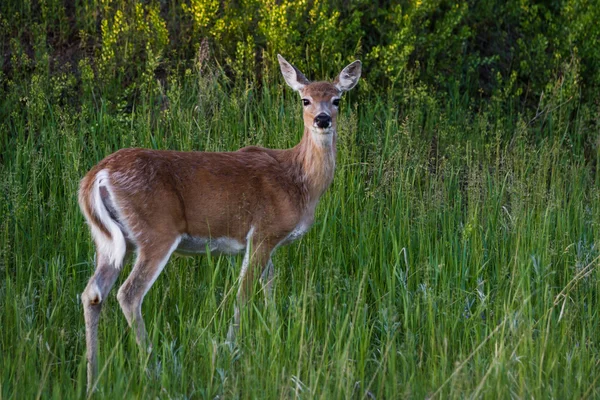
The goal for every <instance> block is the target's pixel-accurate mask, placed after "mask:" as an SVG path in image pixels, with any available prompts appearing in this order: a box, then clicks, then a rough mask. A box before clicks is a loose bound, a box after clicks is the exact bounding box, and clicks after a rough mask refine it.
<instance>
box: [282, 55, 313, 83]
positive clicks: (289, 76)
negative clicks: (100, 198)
mask: <svg viewBox="0 0 600 400" xmlns="http://www.w3.org/2000/svg"><path fill="white" fill-rule="evenodd" d="M277 59H278V60H279V68H281V73H282V75H283V78H284V79H285V81H286V82H287V84H288V85H290V87H291V88H292V89H294V90H296V91H298V90H301V89H303V88H304V87H305V86H306V85H308V84H309V83H310V82H309V81H308V79H306V77H305V76H304V74H303V73H302V72H300V70H298V68H296V67H294V66H293V65H292V64H290V63H289V62H287V61H286V60H285V58H283V57H281V54H277Z"/></svg>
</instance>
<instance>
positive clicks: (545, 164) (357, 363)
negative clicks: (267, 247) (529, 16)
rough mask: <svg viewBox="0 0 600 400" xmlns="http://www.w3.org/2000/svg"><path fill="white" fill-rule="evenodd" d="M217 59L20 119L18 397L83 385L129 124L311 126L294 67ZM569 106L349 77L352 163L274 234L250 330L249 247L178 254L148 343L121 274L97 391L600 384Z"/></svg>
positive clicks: (11, 197) (595, 302)
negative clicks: (244, 285) (107, 160)
mask: <svg viewBox="0 0 600 400" xmlns="http://www.w3.org/2000/svg"><path fill="white" fill-rule="evenodd" d="M220 81H221V80H220V78H219V76H212V77H211V76H208V77H206V76H205V77H201V78H200V79H196V77H193V76H188V77H187V78H184V79H181V80H179V81H177V80H174V81H173V82H171V84H170V89H169V90H168V92H167V93H165V96H164V98H168V103H165V100H164V98H163V99H162V100H161V99H159V98H156V97H152V96H148V95H141V96H139V97H138V100H137V101H136V102H135V103H134V105H133V107H132V109H131V110H127V111H126V112H123V111H118V110H115V108H114V107H111V106H110V105H107V104H105V103H104V102H103V101H102V99H99V98H97V97H95V96H94V95H93V93H87V94H85V95H84V97H83V98H82V99H81V104H82V106H81V108H79V109H76V110H75V109H73V108H71V107H62V106H59V105H57V103H54V102H51V101H44V96H43V95H40V98H39V99H37V100H36V98H32V99H29V100H28V101H31V104H28V106H27V107H26V108H25V110H24V111H23V112H21V113H14V114H13V115H11V116H10V118H7V119H6V121H5V122H4V129H5V133H4V135H6V136H4V138H2V139H1V140H0V145H1V146H2V147H1V150H2V153H1V157H2V158H1V164H0V186H1V188H2V190H1V195H0V196H1V197H0V199H1V200H0V252H1V253H0V255H1V258H0V326H1V327H2V328H1V329H0V354H1V357H0V398H2V399H13V398H15V399H16V398H36V397H42V398H61V399H62V398H76V397H85V357H84V351H85V338H84V323H83V313H82V307H81V304H80V299H79V294H80V293H81V291H82V290H83V288H84V287H85V284H86V282H87V280H88V279H89V277H90V276H91V274H92V270H93V246H92V243H91V240H90V235H89V232H88V228H87V227H86V226H85V224H84V220H83V218H82V216H81V214H80V212H79V210H78V208H77V202H76V191H77V185H78V181H79V179H80V178H81V177H82V176H83V175H84V174H85V172H86V171H87V170H88V169H89V168H90V167H91V166H93V165H94V164H95V163H97V162H98V161H99V160H101V159H102V158H103V157H104V156H106V155H107V154H109V153H110V152H112V151H115V150H117V149H119V148H122V147H129V146H141V147H149V148H161V149H163V148H164V149H180V150H209V151H215V150H234V149H237V148H239V147H241V146H245V145H249V144H257V145H263V146H267V147H279V148H286V147H290V146H293V145H294V144H295V143H297V142H298V141H299V139H300V135H301V133H302V120H301V106H300V103H299V100H298V99H297V98H296V97H295V96H294V95H292V94H291V93H290V92H289V91H285V90H284V89H283V86H280V87H277V88H272V87H271V88H269V87H266V86H265V87H263V88H256V87H253V86H251V87H246V88H244V89H240V88H238V89H231V90H230V89H224V88H223V87H221V86H220V83H219V82H220ZM560 112H561V110H560V109H556V110H553V111H552V112H550V111H549V112H547V113H546V114H545V115H544V116H543V118H539V119H537V120H535V121H528V120H525V119H524V118H518V117H517V118H508V117H507V116H506V115H504V114H502V112H501V111H495V109H493V108H492V109H490V110H488V111H485V112H484V111H482V112H480V113H476V116H475V117H473V118H468V117H466V115H467V113H466V107H464V104H460V101H459V100H458V101H456V102H452V101H449V102H448V104H444V105H442V104H440V103H438V102H436V101H429V100H428V99H427V98H424V97H419V96H416V97H415V101H414V102H412V103H411V104H404V105H403V106H402V107H401V108H400V107H398V106H397V105H396V104H394V102H393V101H392V100H386V99H385V98H377V97H371V98H365V99H359V98H356V97H353V95H352V94H349V97H348V98H346V99H345V100H344V104H343V108H342V115H341V117H340V118H341V120H340V121H339V126H340V131H339V152H338V169H337V171H336V177H335V181H334V183H333V185H332V187H331V188H330V190H329V191H328V193H327V194H326V195H325V196H324V198H323V199H322V201H321V203H320V205H319V207H318V210H317V218H316V222H315V225H314V226H313V228H312V230H311V231H310V233H309V234H308V235H307V236H305V237H304V238H303V239H301V240H300V241H298V242H296V243H294V244H291V245H289V246H287V247H285V248H281V249H280V250H278V252H277V253H276V255H275V258H274V264H275V266H276V270H277V275H276V283H275V287H274V289H275V290H274V296H273V299H272V301H270V302H265V301H264V298H263V295H262V293H260V292H257V294H256V295H255V296H254V298H253V299H252V301H251V302H250V303H249V305H248V307H246V308H245V310H244V313H243V316H242V325H241V332H240V335H239V341H238V348H237V350H235V351H234V352H231V351H230V350H229V348H228V346H227V345H226V344H225V341H226V333H227V328H228V324H229V322H230V318H231V316H232V315H233V304H234V297H235V296H234V295H233V294H234V293H235V291H236V289H237V288H236V286H235V281H236V278H237V275H238V273H239V267H240V261H241V260H240V259H239V257H225V256H223V257H216V256H214V255H213V256H210V255H208V256H201V257H197V258H185V257H173V259H172V260H171V261H170V262H169V264H168V266H167V267H166V269H165V271H164V272H163V274H162V275H161V277H160V278H159V279H158V281H157V282H156V284H155V285H154V287H153V288H152V290H151V291H150V292H149V294H148V296H147V297H146V299H145V302H144V305H143V314H144V317H145V320H146V324H147V327H148V329H149V335H150V338H151V340H152V342H153V344H154V355H153V357H152V358H150V359H147V358H145V356H143V355H141V354H140V352H139V351H138V349H137V347H136V345H135V340H134V337H133V335H132V333H131V331H130V330H129V329H128V327H127V323H126V321H125V318H124V317H123V316H122V314H121V311H120V309H119V306H118V303H117V302H116V301H115V299H114V293H116V290H114V291H113V292H112V293H111V295H110V297H109V299H108V301H107V302H106V304H105V308H104V311H103V314H102V317H101V321H100V330H99V338H100V371H101V373H100V377H99V387H100V390H99V392H98V393H96V394H94V397H99V398H124V397H132V396H133V397H138V398H155V397H158V398H211V399H212V398H290V397H300V398H324V399H325V398H326V399H331V398H344V399H346V398H377V399H383V398H388V399H392V398H403V397H412V398H425V397H436V398H464V397H474V398H498V397H500V398H508V397H518V398H590V397H598V396H600V378H599V377H600V364H599V362H598V360H599V359H600V340H599V338H600V336H599V326H600V314H599V312H600V304H599V290H600V272H599V271H598V269H597V268H596V267H597V265H598V257H599V256H600V249H599V246H600V243H599V237H600V232H599V223H600V201H599V200H600V192H599V186H598V185H599V179H600V178H599V174H598V170H597V168H598V166H597V164H594V163H592V162H589V161H586V159H585V158H584V157H583V154H582V152H581V151H578V150H576V149H574V147H573V146H572V144H570V143H568V141H567V140H566V139H565V137H566V135H565V132H567V131H568V132H569V133H570V137H572V136H575V137H576V136H577V133H578V132H577V130H581V129H589V128H586V127H584V126H582V125H581V124H578V123H577V118H575V119H570V120H562V119H561V118H560V116H561V114H560ZM540 132H542V133H543V135H539V133H540ZM598 133H600V132H598ZM540 136H543V137H547V138H549V139H544V140H534V138H536V137H540ZM597 156H598V154H594V155H593V158H594V159H597ZM130 268H131V266H130V265H128V266H126V267H125V268H124V271H123V272H122V273H121V276H120V279H119V282H122V281H123V280H124V279H125V277H126V276H127V274H128V272H129V270H130Z"/></svg>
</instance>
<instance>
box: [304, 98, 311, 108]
mask: <svg viewBox="0 0 600 400" xmlns="http://www.w3.org/2000/svg"><path fill="white" fill-rule="evenodd" d="M302 104H304V106H305V107H306V106H308V105H310V100H308V99H302Z"/></svg>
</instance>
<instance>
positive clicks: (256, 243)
mask: <svg viewBox="0 0 600 400" xmlns="http://www.w3.org/2000/svg"><path fill="white" fill-rule="evenodd" d="M273 248H274V246H272V245H271V241H268V240H259V239H257V238H252V237H250V238H249V239H248V246H247V247H246V253H245V254H244V261H243V263H242V271H241V272H240V277H239V285H240V287H239V289H238V293H237V299H236V304H235V307H234V313H233V322H232V323H231V325H230V326H229V331H228V332H227V340H228V341H229V342H230V344H232V343H233V342H235V337H236V334H237V332H238V330H239V327H240V307H242V306H243V305H244V304H245V303H246V302H247V301H248V299H249V298H250V295H251V294H252V288H253V286H254V281H255V279H256V277H257V276H260V273H261V272H263V271H267V269H268V268H269V265H270V266H271V268H272V263H271V251H272V250H273ZM271 276H272V275H271ZM269 283H270V281H269ZM269 287H270V285H269Z"/></svg>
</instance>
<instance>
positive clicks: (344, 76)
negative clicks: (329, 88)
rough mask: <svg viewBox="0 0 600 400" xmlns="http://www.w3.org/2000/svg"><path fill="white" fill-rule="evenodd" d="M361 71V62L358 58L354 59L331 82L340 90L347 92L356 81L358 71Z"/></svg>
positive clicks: (358, 75) (358, 74)
mask: <svg viewBox="0 0 600 400" xmlns="http://www.w3.org/2000/svg"><path fill="white" fill-rule="evenodd" d="M361 71H362V63H361V62H360V61H359V60H356V61H354V62H353V63H352V64H350V65H348V66H347V67H346V68H344V69H343V70H342V72H340V74H339V75H338V76H337V78H335V80H334V81H333V84H334V85H335V87H336V88H337V89H338V90H340V91H342V92H347V91H348V90H350V89H352V88H353V87H354V86H356V84H357V83H358V79H359V78H360V73H361Z"/></svg>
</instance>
